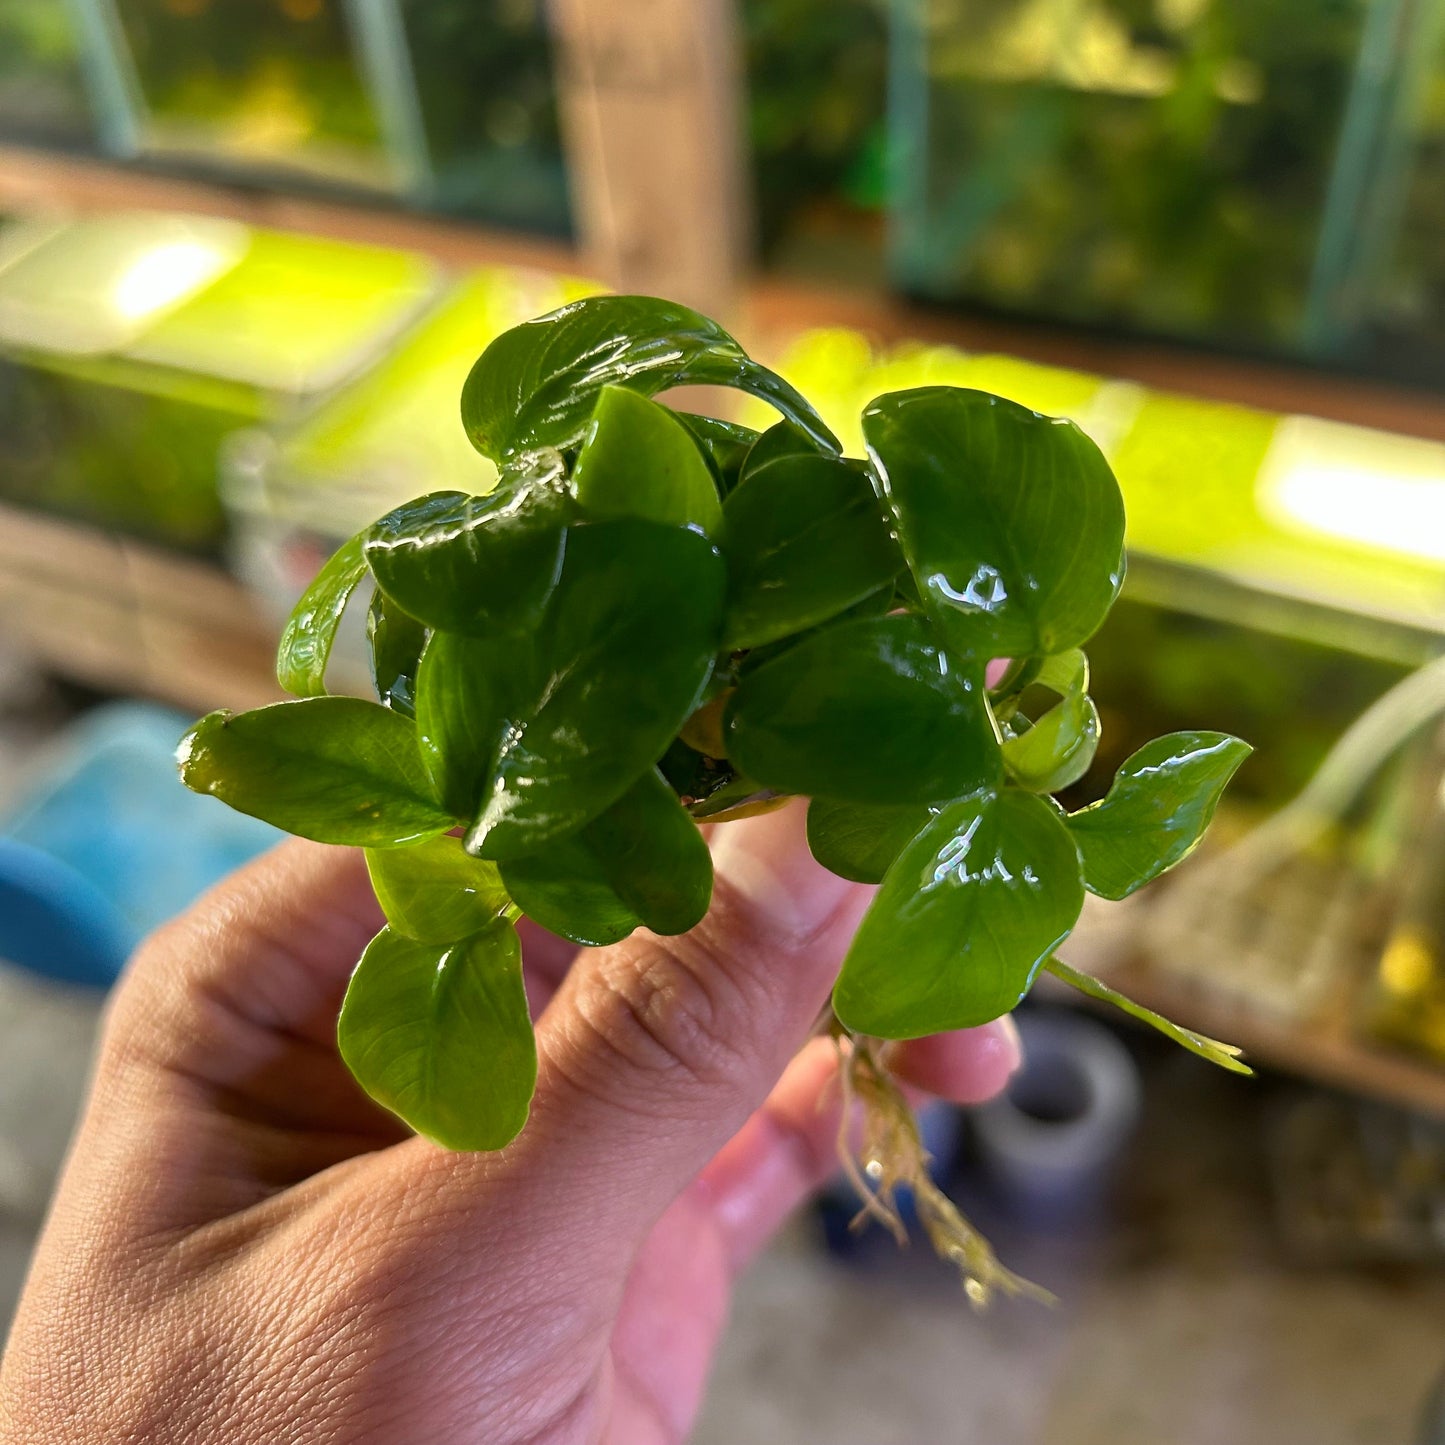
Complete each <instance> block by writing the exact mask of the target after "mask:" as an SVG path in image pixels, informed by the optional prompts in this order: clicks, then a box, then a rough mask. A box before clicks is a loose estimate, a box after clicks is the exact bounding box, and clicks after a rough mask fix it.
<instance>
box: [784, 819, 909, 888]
mask: <svg viewBox="0 0 1445 1445" xmlns="http://www.w3.org/2000/svg"><path fill="white" fill-rule="evenodd" d="M932 816H933V815H932V813H931V812H930V811H929V809H928V808H927V807H925V806H924V805H923V804H921V803H913V804H907V805H899V806H896V807H894V806H890V805H889V804H887V803H880V804H874V805H871V806H870V805H867V804H863V803H835V802H833V801H832V800H831V799H829V798H814V799H813V801H812V802H811V803H809V804H808V847H809V849H810V850H811V852H812V854H813V857H814V858H816V859H817V860H818V862H819V863H821V864H822V865H823V867H825V868H826V869H827V870H828V871H829V872H830V873H836V874H837V875H838V876H839V877H840V878H851V879H852V880H853V882H855V883H881V882H882V881H883V876H884V874H885V873H887V872H888V870H889V869H890V868H891V867H892V866H893V862H894V860H895V859H896V858H897V857H898V855H899V854H900V853H901V852H902V851H903V849H904V848H905V847H906V846H907V845H908V844H909V843H911V842H912V841H913V839H914V838H916V837H917V836H918V834H919V832H920V830H921V829H922V828H923V825H924V824H925V823H927V822H928V820H929V818H930V817H932Z"/></svg>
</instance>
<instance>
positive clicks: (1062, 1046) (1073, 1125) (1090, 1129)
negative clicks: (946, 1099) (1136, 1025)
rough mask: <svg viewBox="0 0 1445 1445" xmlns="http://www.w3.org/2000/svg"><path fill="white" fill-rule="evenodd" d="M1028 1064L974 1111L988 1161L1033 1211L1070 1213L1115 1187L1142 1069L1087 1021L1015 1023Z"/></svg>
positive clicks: (1054, 1016)
mask: <svg viewBox="0 0 1445 1445" xmlns="http://www.w3.org/2000/svg"><path fill="white" fill-rule="evenodd" d="M1017 1022H1018V1026H1019V1032H1020V1034H1021V1035H1022V1037H1023V1054H1024V1062H1023V1066H1022V1067H1021V1068H1020V1069H1019V1071H1018V1072H1017V1073H1016V1074H1015V1075H1014V1076H1013V1079H1012V1080H1011V1081H1010V1083H1009V1086H1008V1088H1007V1089H1006V1090H1005V1091H1004V1093H1002V1094H1001V1095H999V1097H998V1098H996V1099H993V1100H991V1101H990V1102H989V1103H987V1104H983V1105H981V1106H980V1107H979V1108H977V1109H975V1110H974V1111H973V1115H972V1117H973V1123H974V1132H975V1139H976V1141H977V1144H978V1150H979V1154H980V1157H981V1160H982V1163H983V1165H984V1167H985V1169H986V1170H987V1172H988V1174H989V1175H990V1177H991V1179H992V1180H993V1182H994V1184H995V1185H996V1186H997V1187H998V1188H999V1190H1000V1191H1001V1192H1002V1193H1003V1194H1005V1195H1006V1196H1008V1198H1009V1199H1010V1200H1011V1201H1012V1202H1014V1203H1015V1204H1016V1205H1017V1206H1019V1207H1020V1208H1022V1209H1025V1210H1027V1211H1029V1212H1031V1213H1037V1214H1047V1215H1056V1214H1057V1215H1062V1214H1065V1213H1067V1212H1069V1211H1072V1210H1076V1209H1078V1208H1079V1207H1081V1206H1082V1205H1083V1204H1086V1203H1088V1202H1090V1201H1093V1200H1096V1199H1098V1198H1099V1197H1100V1195H1101V1194H1102V1192H1103V1191H1104V1190H1105V1188H1106V1187H1107V1185H1108V1184H1109V1181H1110V1178H1111V1176H1112V1174H1113V1171H1114V1168H1115V1165H1116V1164H1117V1162H1118V1160H1119V1157H1120V1155H1121V1154H1122V1152H1123V1150H1124V1147H1125V1145H1126V1144H1127V1143H1128V1140H1129V1136H1130V1134H1131V1133H1132V1132H1133V1129H1134V1125H1135V1123H1136V1122H1137V1120H1138V1117H1139V1107H1140V1098H1141V1093H1142V1088H1141V1084H1140V1081H1139V1070H1138V1067H1137V1065H1136V1064H1135V1063H1134V1060H1133V1058H1132V1057H1131V1056H1130V1054H1129V1051H1128V1049H1126V1048H1125V1047H1124V1045H1123V1044H1122V1043H1120V1041H1119V1040H1118V1038H1117V1037H1116V1036H1115V1035H1114V1034H1113V1033H1111V1032H1110V1031H1109V1029H1107V1028H1106V1027H1105V1026H1104V1025H1103V1024H1101V1023H1097V1022H1096V1021H1095V1020H1093V1019H1091V1018H1086V1017H1084V1016H1083V1015H1081V1014H1076V1013H1066V1012H1061V1011H1054V1010H1042V1009H1029V1010H1026V1011H1024V1012H1021V1013H1020V1014H1018V1015H1017Z"/></svg>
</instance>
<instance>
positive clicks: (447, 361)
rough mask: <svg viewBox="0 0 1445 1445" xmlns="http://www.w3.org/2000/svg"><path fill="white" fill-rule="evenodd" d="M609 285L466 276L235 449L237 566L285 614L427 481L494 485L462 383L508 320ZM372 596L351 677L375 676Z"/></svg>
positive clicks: (427, 488) (343, 665) (229, 458)
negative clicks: (335, 558) (463, 413)
mask: <svg viewBox="0 0 1445 1445" xmlns="http://www.w3.org/2000/svg"><path fill="white" fill-rule="evenodd" d="M597 289H598V288H597V287H596V286H595V285H594V284H593V283H591V282H586V281H581V280H576V279H573V278H566V277H557V276H549V275H544V274H542V273H539V272H530V271H519V270H510V269H505V268H496V269H488V270H484V271H478V272H475V273H473V274H472V275H470V276H468V277H467V278H465V279H464V280H463V281H461V282H459V283H458V284H457V285H456V286H455V287H454V288H453V289H452V290H451V292H450V293H449V294H448V295H447V296H446V298H445V300H443V301H442V302H441V303H440V305H438V306H437V308H436V309H435V310H433V311H432V312H430V313H429V314H428V315H427V316H426V318H425V319H424V320H423V321H421V322H420V323H419V324H418V325H417V326H416V327H414V328H413V329H412V330H411V331H410V332H409V333H408V334H407V336H406V337H405V338H404V339H403V340H402V341H401V343H400V344H399V345H398V346H396V347H395V348H394V349H393V350H392V351H391V353H390V354H389V355H388V356H387V357H386V359H385V360H384V361H382V362H381V364H380V365H378V366H377V367H375V368H374V369H373V370H371V371H369V372H367V373H366V374H365V375H364V376H361V377H359V378H358V379H357V380H356V381H354V382H353V383H352V384H351V385H349V386H347V387H345V388H343V389H342V390H340V391H338V392H337V393H336V394H335V395H333V396H331V397H330V398H329V399H328V400H327V401H326V403H325V404H324V405H323V406H321V407H319V408H318V409H317V410H316V411H315V412H313V413H312V414H311V415H309V416H308V417H307V418H306V419H305V420H303V421H301V422H300V423H298V424H296V425H294V426H291V427H279V428H275V429H268V430H257V431H252V432H248V433H247V434H245V435H244V436H238V437H236V438H234V439H233V442H232V444H231V445H230V446H229V447H228V449H227V454H226V458H225V468H224V477H223V495H224V500H225V505H226V509H227V512H228V515H229V517H230V523H231V536H232V545H231V555H232V558H233V561H234V563H235V565H236V569H237V571H238V572H239V573H240V574H241V576H242V577H243V578H244V579H245V581H246V582H247V583H248V584H249V585H250V586H251V587H252V588H253V590H255V591H256V593H257V594H258V595H259V596H260V597H261V598H262V599H263V600H264V601H265V602H266V603H267V604H268V605H269V607H270V609H271V611H272V613H273V614H274V615H275V616H276V617H277V618H278V619H280V618H282V617H284V616H285V614H286V613H287V612H289V611H290V608H291V606H292V604H293V603H294V602H295V600H296V598H297V597H298V596H299V595H300V593H301V591H302V589H303V588H304V587H305V586H306V584H307V582H309V581H310V580H311V578H312V576H314V575H315V573H316V570H317V569H318V568H319V567H320V565H321V563H322V562H324V561H325V559H326V558H327V557H328V556H329V555H330V554H331V552H332V551H334V550H335V548H336V547H338V546H339V545H340V544H341V543H342V542H344V541H345V540H346V539H347V538H348V537H349V536H351V535H352V533H354V532H356V531H358V530H360V528H362V527H364V526H366V525H367V524H368V523H370V522H373V521H375V520H376V518H377V517H379V516H381V515H382V514H383V513H384V512H386V511H388V510H389V509H390V508H392V507H394V506H396V505H398V504H399V503H401V502H404V501H408V500H410V499H411V498H412V497H416V496H420V495H422V494H423V493H426V492H432V491H440V490H447V489H455V490H459V491H468V492H474V493H479V492H485V491H488V490H489V489H490V488H491V487H492V486H493V485H494V483H495V481H496V470H495V468H494V467H493V466H492V464H491V463H490V462H489V461H487V460H486V459H485V458H484V457H482V456H480V455H479V454H478V453H477V452H476V451H475V450H474V449H473V447H472V445H471V443H470V442H469V441H468V440H467V437H466V433H465V432H464V431H463V430H462V425H461V417H460V413H459V410H458V399H459V398H460V396H461V390H462V383H463V382H464V381H465V380H466V376H467V373H468V371H470V370H471V367H472V364H473V363H474V362H475V361H476V358H477V356H478V355H479V354H480V353H481V351H482V350H483V349H484V348H485V346H486V345H487V343H488V342H489V341H490V340H491V339H492V338H493V337H494V336H498V335H500V334H501V333H502V332H503V331H505V330H507V329H508V328H509V327H511V326H514V325H516V324H517V323H518V322H521V321H525V320H527V319H529V318H531V317H532V316H535V315H537V314H538V313H540V312H544V311H548V310H551V309H553V308H555V307H557V306H561V305H563V304H564V303H565V302H567V301H570V300H573V299H575V298H577V297H579V296H582V295H586V294H589V293H590V292H594V291H596V290H597ZM360 612H361V609H360V608H357V607H353V608H351V609H350V610H349V612H348V620H347V624H346V630H345V631H343V634H342V636H341V638H340V639H339V641H338V644H337V646H336V649H335V650H334V652H333V654H332V655H333V663H334V666H335V668H336V669H337V675H338V677H339V678H345V679H347V680H348V681H347V684H346V685H351V684H353V683H354V684H355V685H356V686H358V687H360V686H362V685H364V683H365V679H366V670H365V652H364V639H363V637H362V632H361V627H360V623H359V620H356V619H358V618H359V614H360Z"/></svg>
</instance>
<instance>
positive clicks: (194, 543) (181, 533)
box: [0, 214, 437, 553]
mask: <svg viewBox="0 0 1445 1445" xmlns="http://www.w3.org/2000/svg"><path fill="white" fill-rule="evenodd" d="M6 234H8V233H6ZM22 243H23V250H22ZM12 249H13V250H14V251H15V253H16V259H14V260H13V261H12V263H11V264H10V265H8V266H3V268H0V496H4V497H5V498H6V499H8V500H10V501H13V502H18V503H21V504H23V505H27V506H32V507H35V508H38V509H43V510H46V511H51V512H58V513H61V514H63V515H66V516H70V517H74V518H77V519H80V520H83V521H87V522H92V523H96V524H99V525H101V526H104V527H108V528H115V529H117V530H120V531H123V532H125V533H127V534H129V535H133V536H137V537H141V538H144V539H146V540H150V541H157V542H163V543H167V544H169V545H172V546H175V547H180V548H184V549H187V550H191V551H198V552H203V553H204V552H210V553H213V552H215V551H217V550H218V549H219V547H220V545H221V542H222V539H223V535H224V525H225V518H224V514H223V512H222V509H221V503H220V499H219V496H218V490H217V474H218V470H219V457H220V453H221V448H222V443H223V441H224V439H225V438H226V437H227V436H228V435H230V434H231V433H232V432H234V431H236V430H238V429H240V428H243V427H246V426H252V425H255V424H256V423H258V422H262V421H267V422H280V421H283V420H286V419H289V418H293V417H295V416H297V415H299V414H301V413H304V412H305V411H307V410H308V409H309V408H311V407H313V406H314V405H315V404H316V402H317V401H318V400H319V399H320V397H321V396H323V395H324V394H325V393H326V392H327V391H329V390H330V389H331V388H333V387H335V386H337V385H338V384H340V383H341V382H343V381H345V380H347V379H349V378H351V377H354V376H356V375H357V374H359V373H361V372H362V371H364V370H365V369H366V368H367V367H368V366H369V365H371V364H373V363H374V362H375V361H376V359H377V358H378V356H379V355H380V354H381V353H382V352H383V351H384V350H385V349H386V347H387V346H388V345H389V344H390V343H391V342H392V340H393V339H394V338H395V336H396V335H397V334H398V332H400V331H401V330H403V329H404V328H405V327H406V326H407V325H408V324H409V323H410V322H411V321H412V320H413V319H414V318H415V316H416V315H417V314H418V312H419V311H420V309H421V308H422V307H423V306H424V305H425V303H426V302H427V301H428V300H429V299H430V297H431V296H432V295H433V294H434V290H435V287H436V285H437V272H436V269H435V267H434V266H433V265H432V264H431V263H430V262H428V261H425V260H422V259H421V258H419V257H417V256H414V255H411V254H410V253H408V252H399V251H391V250H385V249H382V248H379V247H372V246H357V245H351V244H347V243H342V242H334V241H326V240H320V239H317V238H314V237H304V236H293V235H289V234H283V233H278V232H268V231H255V232H253V231H249V230H248V229H247V228H245V227H242V226H237V225H234V224H231V223H228V222H213V221H202V220H196V219H193V218H189V217H183V216H180V217H178V216H154V215H149V214H143V215H119V216H108V217H103V218H95V219H92V220H87V221H84V222H78V223H75V224H73V225H69V226H64V227H60V228H58V229H55V228H52V229H51V232H50V233H49V234H48V235H46V236H43V237H41V238H40V239H39V240H35V239H34V238H33V232H32V231H30V230H22V231H21V233H20V235H19V236H18V237H17V238H16V239H14V240H13V242H12ZM0 261H3V256H0Z"/></svg>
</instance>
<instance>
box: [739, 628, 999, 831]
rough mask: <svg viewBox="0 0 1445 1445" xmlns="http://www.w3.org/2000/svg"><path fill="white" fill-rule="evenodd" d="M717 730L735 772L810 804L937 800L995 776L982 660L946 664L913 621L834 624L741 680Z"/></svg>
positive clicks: (995, 751)
mask: <svg viewBox="0 0 1445 1445" xmlns="http://www.w3.org/2000/svg"><path fill="white" fill-rule="evenodd" d="M726 735H727V740H728V756H729V757H730V758H731V759H732V760H733V761H734V762H735V763H736V764H737V767H738V769H739V771H740V772H743V773H746V774H747V775H748V776H749V777H750V778H756V779H757V780H758V781H759V782H760V783H763V784H765V785H766V786H768V787H770V788H774V789H776V790H777V791H778V792H782V793H804V794H807V795H808V796H809V797H825V798H837V799H840V800H842V801H848V802H858V803H935V802H941V801H944V800H947V799H950V798H957V797H960V796H962V795H963V794H964V793H970V792H972V791H973V790H974V789H976V788H978V787H980V786H984V785H986V784H990V783H992V782H994V781H995V780H996V779H997V777H998V775H999V749H998V743H997V740H996V739H995V737H994V733H993V727H992V723H991V722H990V720H989V717H988V711H987V707H986V704H985V701H984V687H983V667H982V664H979V665H978V666H976V667H973V666H969V667H964V666H960V665H959V664H958V663H957V662H955V661H953V660H952V659H950V658H948V657H946V656H945V655H944V654H943V653H942V652H941V651H940V650H939V648H938V647H937V646H936V645H935V644H934V643H933V642H932V640H931V639H930V637H929V635H928V632H927V629H926V627H925V625H924V623H923V622H922V621H921V620H920V619H919V618H917V617H879V618H863V619H861V620H857V621H851V622H842V623H839V624H838V625H837V626H834V627H827V628H824V629H823V630H822V631H821V632H817V633H815V634H813V635H812V636H811V637H808V638H806V639H805V640H804V641H802V642H800V643H799V644H798V645H797V646H796V647H791V648H789V649H788V650H787V651H786V652H784V653H783V654H782V655H781V656H780V657H777V658H775V659H774V660H773V661H771V662H768V663H765V664H764V665H763V666H762V667H760V668H758V669H757V671H755V672H750V673H748V674H747V676H745V677H744V678H743V679H742V681H741V682H740V683H739V685H738V690H737V691H736V692H735V693H734V694H733V698H732V702H731V703H730V704H729V707H728V715H727V730H726Z"/></svg>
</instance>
